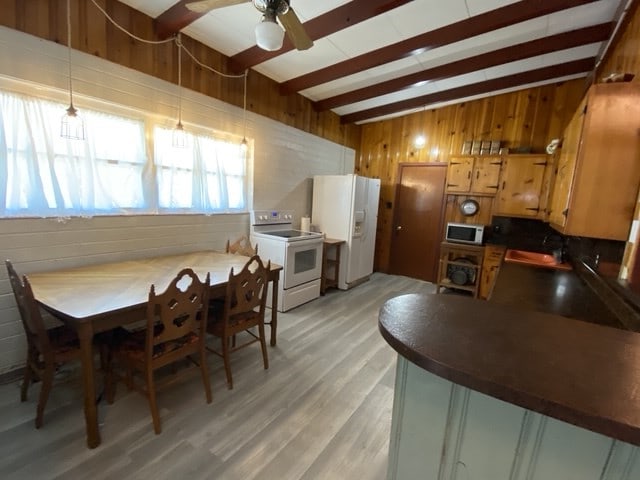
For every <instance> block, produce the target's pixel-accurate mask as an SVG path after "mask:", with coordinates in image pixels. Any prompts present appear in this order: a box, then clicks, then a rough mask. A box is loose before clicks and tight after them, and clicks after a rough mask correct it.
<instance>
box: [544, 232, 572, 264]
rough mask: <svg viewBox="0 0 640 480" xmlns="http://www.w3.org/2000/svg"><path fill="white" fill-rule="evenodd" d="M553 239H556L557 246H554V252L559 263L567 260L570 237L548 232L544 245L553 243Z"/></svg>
mask: <svg viewBox="0 0 640 480" xmlns="http://www.w3.org/2000/svg"><path fill="white" fill-rule="evenodd" d="M552 239H553V240H554V241H555V242H554V243H555V245H553V246H554V247H555V248H553V252H552V253H553V256H554V257H555V258H556V260H557V261H558V263H562V262H564V261H565V260H566V257H567V246H568V243H569V238H568V237H563V236H562V235H560V234H555V233H548V234H547V235H545V236H544V239H543V240H542V245H544V246H547V245H548V244H549V243H551V240H552Z"/></svg>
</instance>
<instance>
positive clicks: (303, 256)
mask: <svg viewBox="0 0 640 480" xmlns="http://www.w3.org/2000/svg"><path fill="white" fill-rule="evenodd" d="M293 217H294V212H293V211H292V210H255V211H252V212H251V243H252V244H254V245H258V255H260V258H261V259H262V260H263V261H265V262H266V261H267V260H271V262H272V263H277V264H279V265H282V267H283V269H282V276H281V278H280V282H279V284H278V299H279V300H278V310H279V311H281V312H286V311H287V310H291V309H292V308H294V307H297V306H298V305H302V304H303V303H306V302H309V301H311V300H313V299H315V298H318V297H319V296H320V275H321V273H322V242H323V236H322V234H321V233H317V232H303V231H301V230H295V229H294V228H293ZM267 299H268V300H267V302H268V306H269V307H271V305H270V303H271V302H270V300H271V294H269V295H267Z"/></svg>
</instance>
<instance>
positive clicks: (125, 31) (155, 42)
mask: <svg viewBox="0 0 640 480" xmlns="http://www.w3.org/2000/svg"><path fill="white" fill-rule="evenodd" d="M91 3H93V4H94V5H95V6H96V8H97V9H98V10H100V11H101V12H102V14H103V15H104V16H105V18H106V19H107V20H109V21H110V22H111V23H112V24H113V25H114V26H115V27H116V28H118V29H119V30H121V31H122V32H124V33H126V34H127V35H129V36H130V37H131V38H133V39H135V40H138V41H139V42H142V43H148V44H151V45H159V44H163V43H169V42H173V41H176V40H175V39H176V37H171V38H167V39H166V40H146V39H144V38H141V37H138V36H137V35H134V34H133V33H131V32H129V31H128V30H127V29H126V28H124V27H123V26H121V25H119V24H118V22H116V21H115V20H114V19H113V18H111V16H109V14H108V13H107V12H106V11H105V10H104V9H103V8H102V7H101V6H100V5H98V3H97V2H96V0H91ZM178 35H179V34H178ZM176 43H177V44H178V46H179V47H180V48H181V49H183V50H184V51H185V52H186V53H187V55H189V57H191V59H192V60H193V61H194V62H196V63H197V64H198V65H200V66H201V67H202V68H206V69H207V70H209V71H211V72H213V73H215V74H216V75H220V76H222V77H226V78H240V77H243V76H244V75H245V74H244V73H242V74H239V75H229V74H227V73H223V72H221V71H219V70H216V69H215V68H213V67H210V66H209V65H205V64H204V63H202V62H201V61H200V60H198V59H197V58H196V57H195V56H194V55H193V53H191V52H190V51H189V50H188V49H187V47H185V46H184V45H183V44H182V42H177V41H176Z"/></svg>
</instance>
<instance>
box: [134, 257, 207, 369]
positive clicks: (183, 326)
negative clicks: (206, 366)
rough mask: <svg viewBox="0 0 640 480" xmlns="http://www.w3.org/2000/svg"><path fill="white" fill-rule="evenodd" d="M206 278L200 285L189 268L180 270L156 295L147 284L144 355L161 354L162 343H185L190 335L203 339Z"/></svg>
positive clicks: (153, 288)
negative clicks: (148, 288) (181, 341)
mask: <svg viewBox="0 0 640 480" xmlns="http://www.w3.org/2000/svg"><path fill="white" fill-rule="evenodd" d="M209 278H210V275H209V273H207V278H206V279H205V281H204V282H201V281H200V279H199V278H198V275H196V273H195V272H194V271H193V270H192V269H190V268H185V269H183V270H181V271H180V272H179V273H178V275H176V277H175V278H174V279H173V281H172V282H171V283H170V284H169V286H168V287H167V289H166V290H165V291H164V292H162V293H160V294H156V292H155V286H154V285H151V289H150V291H149V302H148V304H147V339H146V346H145V350H146V355H147V360H150V359H151V358H152V357H153V356H154V355H157V354H158V353H163V349H162V348H161V347H162V344H165V343H166V342H174V346H175V344H176V343H175V342H176V341H178V343H180V340H181V339H184V340H185V341H188V339H189V337H190V336H192V334H194V333H195V334H197V335H198V336H202V337H204V334H205V331H206V325H207V312H208V304H209Z"/></svg>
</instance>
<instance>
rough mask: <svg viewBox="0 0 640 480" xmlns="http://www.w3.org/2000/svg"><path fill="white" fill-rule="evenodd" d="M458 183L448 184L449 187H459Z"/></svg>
mask: <svg viewBox="0 0 640 480" xmlns="http://www.w3.org/2000/svg"><path fill="white" fill-rule="evenodd" d="M459 186H460V185H458V184H457V183H447V187H459Z"/></svg>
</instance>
